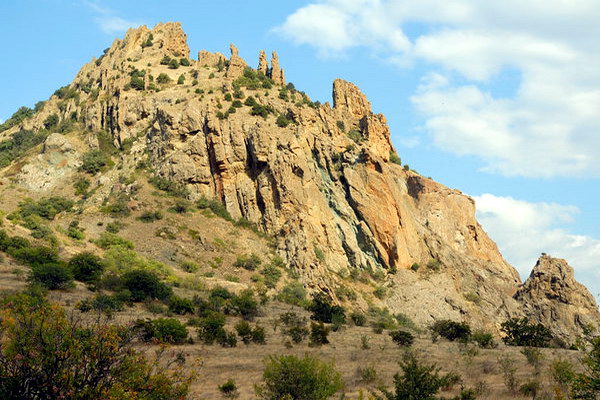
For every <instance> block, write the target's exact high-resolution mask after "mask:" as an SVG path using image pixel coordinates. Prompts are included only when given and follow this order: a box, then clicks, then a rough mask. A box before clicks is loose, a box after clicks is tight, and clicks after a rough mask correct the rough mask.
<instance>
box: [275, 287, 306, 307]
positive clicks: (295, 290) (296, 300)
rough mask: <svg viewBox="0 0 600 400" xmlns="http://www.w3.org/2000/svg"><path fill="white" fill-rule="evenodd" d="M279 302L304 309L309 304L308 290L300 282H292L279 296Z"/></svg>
mask: <svg viewBox="0 0 600 400" xmlns="http://www.w3.org/2000/svg"><path fill="white" fill-rule="evenodd" d="M277 300H279V301H281V302H283V303H287V304H291V305H294V306H299V307H304V306H306V305H307V304H306V303H307V300H306V289H305V288H304V286H303V285H302V284H301V283H300V282H290V283H288V284H287V285H285V286H284V287H283V288H282V289H281V292H279V294H278V295H277Z"/></svg>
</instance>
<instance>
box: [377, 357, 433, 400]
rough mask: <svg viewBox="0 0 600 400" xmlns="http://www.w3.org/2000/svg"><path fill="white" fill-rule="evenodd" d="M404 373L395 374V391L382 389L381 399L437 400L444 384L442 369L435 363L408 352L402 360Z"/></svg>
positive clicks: (379, 397) (401, 366)
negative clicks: (421, 359)
mask: <svg viewBox="0 0 600 400" xmlns="http://www.w3.org/2000/svg"><path fill="white" fill-rule="evenodd" d="M400 368H401V369H402V373H397V374H396V375H394V389H395V393H392V392H389V391H388V390H387V389H383V390H381V392H382V394H383V397H382V396H378V397H377V398H378V399H380V400H435V399H436V397H435V395H436V394H437V392H438V391H439V390H440V388H441V387H442V385H443V384H444V379H443V377H442V376H440V374H439V371H440V369H439V368H438V367H437V366H436V365H435V364H424V363H421V362H420V361H419V360H418V359H417V357H416V356H415V355H414V353H412V352H407V353H406V354H405V355H404V358H403V360H402V361H401V362H400Z"/></svg>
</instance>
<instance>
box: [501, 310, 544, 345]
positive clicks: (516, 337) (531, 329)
mask: <svg viewBox="0 0 600 400" xmlns="http://www.w3.org/2000/svg"><path fill="white" fill-rule="evenodd" d="M500 330H501V331H502V332H503V333H504V334H505V335H506V336H504V337H503V338H502V341H504V343H506V344H507V345H509V346H529V347H548V346H550V343H551V341H552V339H553V336H552V332H551V331H550V330H549V329H548V328H547V327H545V326H544V325H542V324H535V323H531V322H529V319H528V318H526V317H523V318H511V319H509V320H508V321H505V322H503V323H502V325H501V328H500Z"/></svg>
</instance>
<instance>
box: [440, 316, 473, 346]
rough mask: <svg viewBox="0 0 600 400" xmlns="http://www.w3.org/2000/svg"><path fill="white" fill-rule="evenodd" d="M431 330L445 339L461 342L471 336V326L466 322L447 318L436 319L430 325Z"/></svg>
mask: <svg viewBox="0 0 600 400" xmlns="http://www.w3.org/2000/svg"><path fill="white" fill-rule="evenodd" d="M430 329H431V332H432V333H433V334H434V335H439V336H441V337H443V338H445V339H447V340H450V341H455V340H459V341H462V342H467V341H469V339H470V337H471V327H469V324H467V323H466V322H456V321H452V320H449V319H444V320H438V321H435V322H434V323H433V325H431V328H430Z"/></svg>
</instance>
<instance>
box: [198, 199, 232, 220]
mask: <svg viewBox="0 0 600 400" xmlns="http://www.w3.org/2000/svg"><path fill="white" fill-rule="evenodd" d="M196 207H198V208H199V209H201V210H204V209H210V210H211V211H212V212H213V214H215V215H216V216H217V217H221V218H223V219H225V220H227V221H230V222H233V218H232V217H231V215H230V214H229V211H227V208H226V207H225V206H224V205H223V204H222V203H221V202H220V201H219V200H217V199H210V200H209V199H207V198H206V197H201V198H200V199H198V201H197V202H196Z"/></svg>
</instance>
